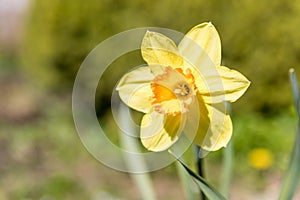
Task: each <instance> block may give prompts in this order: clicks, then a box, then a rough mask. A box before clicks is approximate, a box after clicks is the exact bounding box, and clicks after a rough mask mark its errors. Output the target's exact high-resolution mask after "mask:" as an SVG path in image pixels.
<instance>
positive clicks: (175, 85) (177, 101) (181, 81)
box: [151, 67, 197, 115]
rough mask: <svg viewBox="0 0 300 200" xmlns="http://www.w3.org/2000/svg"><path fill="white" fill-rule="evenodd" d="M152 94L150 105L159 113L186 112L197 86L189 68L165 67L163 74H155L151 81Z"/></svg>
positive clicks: (175, 113)
mask: <svg viewBox="0 0 300 200" xmlns="http://www.w3.org/2000/svg"><path fill="white" fill-rule="evenodd" d="M151 89H152V92H153V94H154V96H153V97H152V105H153V106H154V108H155V110H156V111H157V112H159V113H161V114H168V115H177V114H179V113H185V112H188V106H189V105H190V104H191V103H192V102H193V99H194V96H195V93H196V92H195V91H196V89H197V87H196V86H195V83H194V76H193V75H192V74H191V71H190V70H189V69H187V70H186V72H183V70H182V69H181V68H176V69H173V68H171V67H166V69H165V72H164V73H163V74H160V75H157V76H156V77H155V78H154V80H153V81H152V82H151Z"/></svg>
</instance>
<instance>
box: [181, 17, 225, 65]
mask: <svg viewBox="0 0 300 200" xmlns="http://www.w3.org/2000/svg"><path fill="white" fill-rule="evenodd" d="M178 48H179V52H180V53H181V54H182V55H183V56H184V57H186V56H187V55H188V56H189V59H190V60H191V61H192V62H193V63H194V64H197V66H198V64H199V63H201V61H197V59H198V60H201V59H202V57H203V56H207V55H208V56H209V57H210V59H211V60H212V61H213V63H214V64H215V65H216V66H220V63H221V41H220V37H219V34H218V32H217V30H216V29H215V27H214V26H213V25H212V24H211V23H210V22H209V23H202V24H199V25H197V26H195V27H194V28H192V29H191V30H190V31H189V32H188V33H187V34H186V35H185V37H184V38H183V39H182V41H181V42H180V44H179V46H178ZM203 50H204V51H203ZM205 54H207V55H205ZM192 57H193V59H191V58H192Z"/></svg>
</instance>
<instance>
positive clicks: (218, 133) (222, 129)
mask: <svg viewBox="0 0 300 200" xmlns="http://www.w3.org/2000/svg"><path fill="white" fill-rule="evenodd" d="M197 99H198V102H197V103H198V106H199V112H200V119H199V124H198V129H197V133H196V134H195V133H193V132H187V133H186V134H187V136H188V137H189V138H190V139H192V140H193V141H194V143H196V144H197V145H199V146H200V147H201V148H203V149H204V150H207V151H216V150H218V149H220V148H222V147H225V146H226V144H227V143H228V142H229V140H230V138H231V135H232V123H231V119H230V116H229V115H228V113H227V110H226V107H225V105H224V104H222V103H220V104H214V105H209V104H206V103H205V102H204V100H203V99H202V97H201V95H200V94H197ZM192 123H195V122H194V120H193V119H189V118H188V119H187V122H186V124H187V126H191V124H192Z"/></svg>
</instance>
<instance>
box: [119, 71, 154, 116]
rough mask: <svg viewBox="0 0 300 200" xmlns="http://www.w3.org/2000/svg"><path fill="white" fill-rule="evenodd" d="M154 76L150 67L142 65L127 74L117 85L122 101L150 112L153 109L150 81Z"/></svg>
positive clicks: (142, 110) (134, 107) (141, 110)
mask: <svg viewBox="0 0 300 200" xmlns="http://www.w3.org/2000/svg"><path fill="white" fill-rule="evenodd" d="M153 79H154V76H153V75H152V73H151V72H150V69H149V67H140V68H137V69H135V70H133V71H131V72H129V73H127V74H125V75H124V76H123V77H122V78H121V80H120V82H119V83H118V85H117V88H116V89H117V90H118V92H119V96H120V98H121V99H122V101H123V102H124V103H125V104H126V105H128V106H129V107H131V108H133V109H135V110H137V111H140V112H143V113H148V112H149V111H150V109H151V107H152V106H151V101H150V97H151V96H153V93H152V90H151V87H150V82H151V81H152V80H153Z"/></svg>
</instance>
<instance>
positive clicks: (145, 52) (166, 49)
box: [141, 31, 183, 74]
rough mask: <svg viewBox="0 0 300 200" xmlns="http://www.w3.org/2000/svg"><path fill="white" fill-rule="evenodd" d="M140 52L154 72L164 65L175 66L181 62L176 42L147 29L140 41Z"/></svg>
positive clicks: (157, 71) (178, 65)
mask: <svg viewBox="0 0 300 200" xmlns="http://www.w3.org/2000/svg"><path fill="white" fill-rule="evenodd" d="M141 52H142V56H143V59H144V60H145V61H146V62H147V63H148V64H149V66H150V68H151V71H152V72H153V73H154V74H159V73H161V72H163V71H164V67H167V66H170V67H173V68H176V67H180V66H181V65H182V64H183V59H182V57H181V56H179V53H178V48H177V46H176V44H175V43H174V42H173V41H172V40H171V39H170V38H168V37H166V36H164V35H162V34H160V33H156V32H151V31H147V32H146V34H145V36H144V38H143V41H142V46H141Z"/></svg>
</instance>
